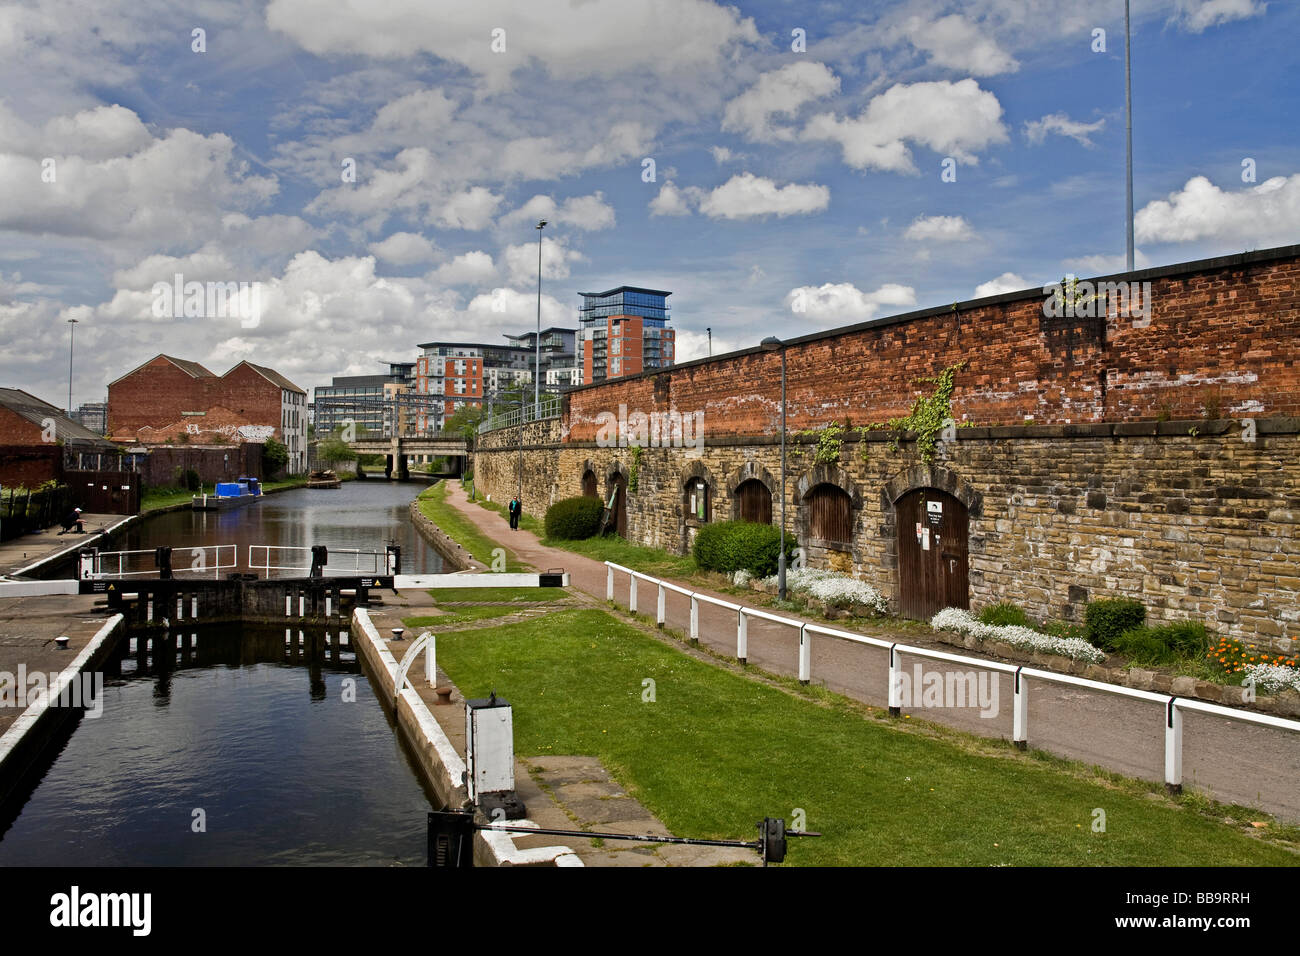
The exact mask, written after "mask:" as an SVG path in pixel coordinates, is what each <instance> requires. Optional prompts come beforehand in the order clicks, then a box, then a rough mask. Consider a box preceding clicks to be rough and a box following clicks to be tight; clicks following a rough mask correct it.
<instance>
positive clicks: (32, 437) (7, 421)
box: [0, 407, 43, 445]
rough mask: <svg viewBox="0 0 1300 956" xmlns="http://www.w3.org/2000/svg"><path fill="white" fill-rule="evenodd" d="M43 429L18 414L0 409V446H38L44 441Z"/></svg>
mask: <svg viewBox="0 0 1300 956" xmlns="http://www.w3.org/2000/svg"><path fill="white" fill-rule="evenodd" d="M42 432H43V429H42V428H41V426H40V425H38V424H37V423H35V422H32V421H28V420H27V419H26V418H24V417H23V416H21V415H19V414H18V413H17V412H13V411H10V410H9V409H7V408H3V407H0V444H4V445H36V444H39V443H41V441H42Z"/></svg>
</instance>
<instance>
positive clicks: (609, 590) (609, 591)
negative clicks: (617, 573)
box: [605, 568, 614, 601]
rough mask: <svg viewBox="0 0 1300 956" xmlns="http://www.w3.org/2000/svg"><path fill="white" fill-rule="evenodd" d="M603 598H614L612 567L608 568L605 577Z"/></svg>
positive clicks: (610, 599)
mask: <svg viewBox="0 0 1300 956" xmlns="http://www.w3.org/2000/svg"><path fill="white" fill-rule="evenodd" d="M605 600H606V601H612V600H614V569H613V568H610V569H609V574H608V575H607V576H606V577H605Z"/></svg>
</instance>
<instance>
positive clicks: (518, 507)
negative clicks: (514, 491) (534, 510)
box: [509, 495, 524, 531]
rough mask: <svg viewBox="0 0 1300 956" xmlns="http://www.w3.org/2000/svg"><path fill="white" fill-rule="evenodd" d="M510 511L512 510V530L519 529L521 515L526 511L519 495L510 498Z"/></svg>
mask: <svg viewBox="0 0 1300 956" xmlns="http://www.w3.org/2000/svg"><path fill="white" fill-rule="evenodd" d="M509 511H510V530H512V531H518V530H519V517H520V515H522V514H523V512H524V503H523V502H522V501H520V500H519V496H518V495H515V496H514V497H513V498H511V499H510V509H509Z"/></svg>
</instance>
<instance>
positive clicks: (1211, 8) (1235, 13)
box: [1172, 0, 1268, 33]
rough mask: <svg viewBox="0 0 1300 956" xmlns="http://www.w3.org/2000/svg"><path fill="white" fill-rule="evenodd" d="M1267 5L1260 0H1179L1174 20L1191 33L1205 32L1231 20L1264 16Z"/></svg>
mask: <svg viewBox="0 0 1300 956" xmlns="http://www.w3.org/2000/svg"><path fill="white" fill-rule="evenodd" d="M1267 6H1268V4H1266V3H1260V2H1259V0H1178V3H1177V12H1176V13H1175V15H1174V16H1173V18H1172V22H1175V23H1177V24H1178V25H1179V26H1181V27H1182V28H1183V29H1184V30H1187V31H1189V32H1191V33H1204V32H1205V31H1206V29H1208V28H1209V27H1213V26H1217V25H1218V24H1220V23H1227V22H1229V21H1230V20H1245V19H1248V18H1250V17H1259V16H1263V15H1264V10H1265V8H1266V7H1267Z"/></svg>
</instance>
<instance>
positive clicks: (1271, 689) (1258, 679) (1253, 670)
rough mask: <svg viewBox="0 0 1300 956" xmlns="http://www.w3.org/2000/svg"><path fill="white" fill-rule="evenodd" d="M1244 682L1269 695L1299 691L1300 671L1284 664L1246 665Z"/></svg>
mask: <svg viewBox="0 0 1300 956" xmlns="http://www.w3.org/2000/svg"><path fill="white" fill-rule="evenodd" d="M1244 673H1245V680H1243V681H1242V683H1246V682H1248V681H1249V682H1253V683H1254V685H1255V686H1256V687H1258V688H1259V689H1260V690H1262V691H1265V692H1267V693H1270V694H1276V693H1277V692H1278V691H1281V690H1286V689H1287V688H1288V687H1289V688H1291V689H1292V690H1296V691H1300V669H1297V668H1295V667H1288V666H1287V665H1285V664H1247V665H1246V669H1245V672H1244Z"/></svg>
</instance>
